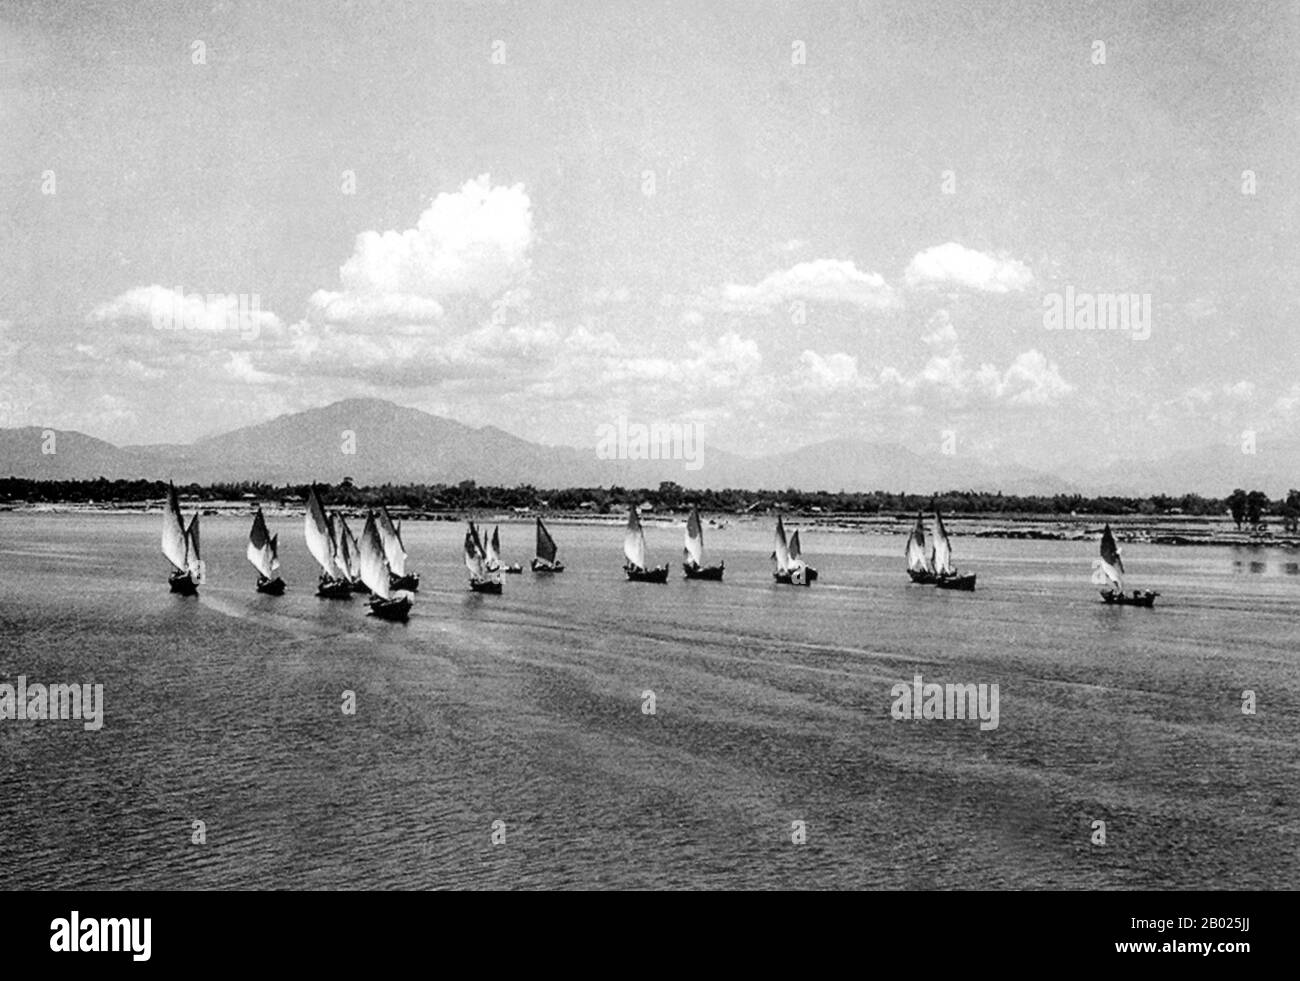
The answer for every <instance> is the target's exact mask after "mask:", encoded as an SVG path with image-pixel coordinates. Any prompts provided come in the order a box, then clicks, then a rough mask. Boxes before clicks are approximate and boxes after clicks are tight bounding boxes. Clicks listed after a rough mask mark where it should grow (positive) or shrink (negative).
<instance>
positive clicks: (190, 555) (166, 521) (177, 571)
mask: <svg viewBox="0 0 1300 981" xmlns="http://www.w3.org/2000/svg"><path fill="white" fill-rule="evenodd" d="M162 551H163V555H165V556H167V561H168V562H170V563H171V564H172V572H171V575H170V576H168V577H167V585H168V586H169V587H170V588H171V591H172V592H173V593H180V594H181V595H182V596H193V595H195V594H196V593H197V592H198V591H199V586H201V585H203V582H204V568H203V559H202V558H200V556H199V512H198V511H195V512H194V514H193V515H192V516H191V517H190V523H189V524H188V525H186V524H185V520H184V519H183V518H182V517H181V504H180V499H179V498H177V496H176V485H175V484H172V483H168V485H167V507H166V508H165V509H164V510H163V529H162Z"/></svg>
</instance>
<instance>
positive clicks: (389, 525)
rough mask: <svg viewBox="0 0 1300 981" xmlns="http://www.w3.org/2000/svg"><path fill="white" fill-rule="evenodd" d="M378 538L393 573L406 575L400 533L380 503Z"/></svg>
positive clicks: (404, 555)
mask: <svg viewBox="0 0 1300 981" xmlns="http://www.w3.org/2000/svg"><path fill="white" fill-rule="evenodd" d="M377 525H378V528H379V540H380V542H382V543H383V546H384V558H386V559H388V567H389V568H390V569H392V570H393V575H395V576H404V575H406V547H405V546H404V545H403V544H402V533H401V530H400V529H399V527H398V526H397V525H395V524H393V519H392V518H390V517H389V516H388V508H386V507H384V506H383V505H380V507H379V520H378V522H377Z"/></svg>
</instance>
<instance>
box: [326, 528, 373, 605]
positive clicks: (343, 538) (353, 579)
mask: <svg viewBox="0 0 1300 981" xmlns="http://www.w3.org/2000/svg"><path fill="white" fill-rule="evenodd" d="M330 523H331V527H332V528H333V529H334V536H335V538H334V542H335V546H336V552H335V560H336V561H337V562H338V566H339V569H340V570H341V571H342V572H343V574H344V576H345V577H346V578H347V580H348V584H349V585H350V586H351V587H352V591H353V592H354V593H368V592H370V587H369V586H367V585H366V584H365V581H364V580H363V579H362V578H361V546H360V545H359V544H357V536H356V535H354V534H352V529H351V528H349V527H348V523H347V519H345V518H344V517H343V515H342V514H338V513H335V514H332V515H330Z"/></svg>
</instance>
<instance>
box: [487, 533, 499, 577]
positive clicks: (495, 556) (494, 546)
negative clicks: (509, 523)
mask: <svg viewBox="0 0 1300 981" xmlns="http://www.w3.org/2000/svg"><path fill="white" fill-rule="evenodd" d="M499 531H500V528H498V527H494V528H493V529H492V537H491V538H490V539H488V542H487V545H486V552H487V556H486V560H485V565H486V567H487V569H488V571H495V570H497V569H500V568H501V536H500V534H499Z"/></svg>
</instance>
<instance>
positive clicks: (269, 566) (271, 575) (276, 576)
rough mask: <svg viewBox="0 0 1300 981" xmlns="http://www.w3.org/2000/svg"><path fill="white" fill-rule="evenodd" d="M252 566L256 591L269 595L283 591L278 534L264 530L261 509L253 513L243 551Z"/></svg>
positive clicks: (264, 525) (278, 594)
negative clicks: (251, 524) (255, 576)
mask: <svg viewBox="0 0 1300 981" xmlns="http://www.w3.org/2000/svg"><path fill="white" fill-rule="evenodd" d="M245 554H247V556H248V561H249V562H251V563H252V564H253V568H254V569H256V570H257V571H258V576H257V591H258V592H259V593H266V594H267V595H269V596H280V595H283V593H284V580H283V579H281V578H280V536H279V535H271V534H269V533H268V532H267V530H266V519H265V518H263V517H262V509H261V508H258V509H257V514H255V515H253V527H252V530H251V531H249V533H248V549H247V552H246V553H245Z"/></svg>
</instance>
